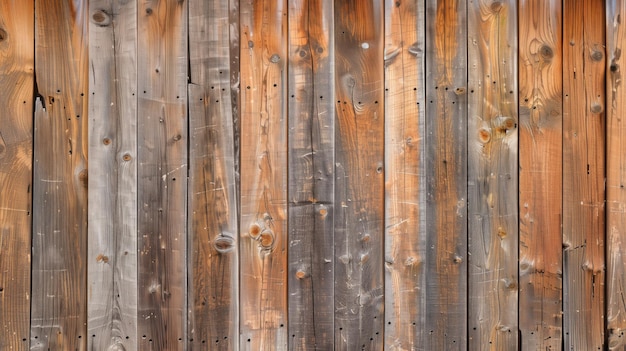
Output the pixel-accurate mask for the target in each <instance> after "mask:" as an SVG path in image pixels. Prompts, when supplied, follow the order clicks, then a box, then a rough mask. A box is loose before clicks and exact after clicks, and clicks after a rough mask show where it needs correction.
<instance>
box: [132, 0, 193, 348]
mask: <svg viewBox="0 0 626 351" xmlns="http://www.w3.org/2000/svg"><path fill="white" fill-rule="evenodd" d="M137 18H138V19H137V21H138V24H137V26H138V37H137V42H138V45H137V49H138V52H137V69H138V74H137V76H138V83H137V85H138V90H139V91H138V92H137V94H138V106H137V111H138V141H137V143H138V154H137V156H136V157H137V162H138V169H137V178H138V181H139V186H138V207H139V212H138V243H137V245H138V250H139V259H138V261H139V264H138V270H139V271H138V299H139V300H138V307H137V308H138V336H139V343H138V346H139V349H141V350H184V349H185V347H184V346H185V340H186V336H185V329H186V328H185V327H186V310H187V304H186V293H187V287H186V282H187V273H186V266H187V265H186V262H187V258H186V252H187V239H186V238H187V231H186V227H187V226H186V221H187V173H188V171H187V123H188V120H187V106H186V98H187V68H188V59H187V2H186V1H184V0H148V1H141V2H139V6H138V16H137ZM123 158H127V159H133V158H135V155H131V154H128V155H125V156H123Z"/></svg>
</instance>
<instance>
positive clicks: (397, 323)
mask: <svg viewBox="0 0 626 351" xmlns="http://www.w3.org/2000/svg"><path fill="white" fill-rule="evenodd" d="M424 10H425V2H424V1H423V0H411V1H395V0H385V56H384V58H385V189H386V192H385V222H386V225H385V322H386V323H385V348H387V349H390V350H415V349H420V348H423V346H424V335H425V334H424V330H425V329H426V325H425V321H426V318H425V311H426V295H425V294H424V292H425V289H424V287H425V285H426V272H425V270H424V267H425V266H424V264H423V263H424V261H425V259H426V225H425V224H426V221H425V219H426V216H425V215H424V214H425V206H424V204H425V202H426V179H425V168H424V155H425V153H424V140H425V123H426V119H425V114H424V113H425V112H424V98H425V96H424V93H425V90H424V83H425V80H424V63H425V62H424V58H425V55H424V50H425V46H424V44H425V42H424V41H425V36H424V29H425V26H424V23H425V22H424V21H425V18H424Z"/></svg>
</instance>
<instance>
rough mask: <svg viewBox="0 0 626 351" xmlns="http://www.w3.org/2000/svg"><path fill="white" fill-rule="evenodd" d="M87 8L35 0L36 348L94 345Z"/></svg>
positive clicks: (33, 340) (33, 309) (33, 320)
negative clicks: (90, 325)
mask: <svg viewBox="0 0 626 351" xmlns="http://www.w3.org/2000/svg"><path fill="white" fill-rule="evenodd" d="M87 10H88V9H87V1H69V0H66V1H44V0H38V1H36V3H35V22H36V25H35V33H36V37H35V38H36V40H35V57H36V59H35V62H36V65H35V74H36V79H37V80H36V87H37V91H36V94H37V99H36V102H35V144H34V145H35V146H34V154H35V157H34V161H35V162H34V181H33V248H32V255H33V257H32V260H33V261H32V279H33V282H32V300H31V334H30V335H31V345H30V349H31V350H85V349H86V346H87V334H86V332H87V330H86V329H87V328H86V326H87V290H86V286H87V284H86V277H87V262H85V259H86V257H87V255H86V254H87V148H88V145H87V90H86V89H87V84H88V81H89V77H88V70H87V69H88V58H87V54H88V47H87V41H88V38H87V27H88V23H87V22H86V20H87V18H88V17H87V16H88V15H87Z"/></svg>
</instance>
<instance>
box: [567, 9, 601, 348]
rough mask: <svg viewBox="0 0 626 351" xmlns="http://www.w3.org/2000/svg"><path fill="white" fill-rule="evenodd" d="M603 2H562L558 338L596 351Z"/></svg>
mask: <svg viewBox="0 0 626 351" xmlns="http://www.w3.org/2000/svg"><path fill="white" fill-rule="evenodd" d="M603 3H604V2H603V1H593V0H569V1H566V2H564V4H563V305H564V306H563V339H564V349H565V350H604V340H605V339H604V308H605V306H604V266H605V265H604V249H605V248H604V240H605V237H604V235H605V231H604V230H605V229H604V218H605V215H604V199H605V197H604V184H605V183H604V181H605V173H604V157H605V153H604V141H605V139H604V128H605V121H604V103H605V88H606V82H605V79H604V77H605V68H606V62H605V53H604V45H605V41H604V31H605V26H604V25H603V24H604V10H605V9H604V7H603V6H601V5H603Z"/></svg>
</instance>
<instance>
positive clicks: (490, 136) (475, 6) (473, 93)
mask: <svg viewBox="0 0 626 351" xmlns="http://www.w3.org/2000/svg"><path fill="white" fill-rule="evenodd" d="M468 28H469V29H468V38H467V42H468V50H469V53H468V58H469V62H468V66H469V74H468V81H469V84H468V89H469V96H468V99H469V101H468V103H469V105H468V123H469V128H468V131H469V132H468V203H469V214H468V229H469V233H468V235H469V236H468V249H469V262H468V263H469V267H468V269H469V271H468V288H469V292H468V296H469V297H468V298H469V301H468V306H469V309H468V323H469V348H470V349H472V350H490V349H496V350H515V349H516V348H517V346H518V333H517V313H518V309H517V299H518V294H517V291H518V284H517V283H518V273H517V269H518V262H517V258H518V209H517V206H518V203H519V197H518V150H517V146H518V133H517V125H518V118H517V106H518V105H517V52H516V51H515V48H516V45H517V2H516V1H515V0H507V1H498V2H493V1H491V0H477V1H471V2H469V4H468Z"/></svg>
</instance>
